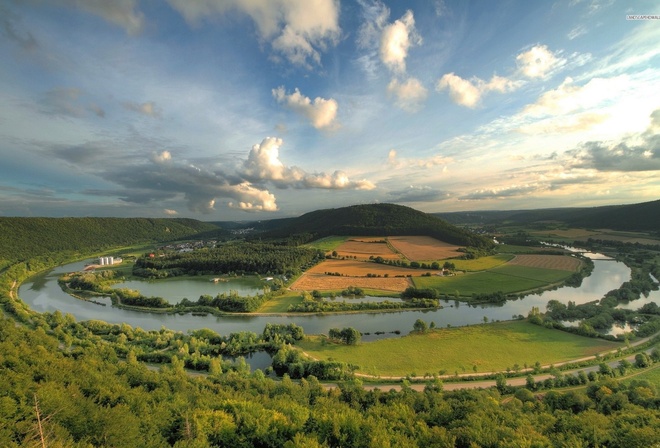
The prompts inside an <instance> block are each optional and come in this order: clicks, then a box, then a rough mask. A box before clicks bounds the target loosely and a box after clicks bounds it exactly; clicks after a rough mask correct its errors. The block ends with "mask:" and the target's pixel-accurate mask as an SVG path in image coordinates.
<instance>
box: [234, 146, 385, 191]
mask: <svg viewBox="0 0 660 448" xmlns="http://www.w3.org/2000/svg"><path fill="white" fill-rule="evenodd" d="M282 143H283V142H282V139H280V138H275V137H266V138H265V139H264V140H263V141H262V142H261V143H260V144H257V145H254V146H253V147H252V149H251V150H250V154H249V155H248V158H247V160H246V161H245V163H244V164H243V167H242V170H241V173H240V174H241V175H242V176H243V177H244V178H245V179H246V180H248V181H250V182H253V183H263V182H267V181H270V182H272V183H273V184H275V185H276V186H278V187H280V188H286V187H294V188H322V189H353V190H372V189H374V188H375V185H374V184H373V183H372V182H370V181H368V180H364V179H363V180H358V181H354V180H350V179H349V178H348V175H347V174H346V173H344V172H343V171H340V170H337V171H335V172H334V173H332V174H326V173H314V174H311V173H307V172H306V171H305V170H303V169H301V168H298V167H296V166H293V167H287V166H285V165H284V164H283V163H282V162H281V161H280V159H279V150H280V146H282Z"/></svg>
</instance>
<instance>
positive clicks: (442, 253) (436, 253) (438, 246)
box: [387, 236, 462, 261]
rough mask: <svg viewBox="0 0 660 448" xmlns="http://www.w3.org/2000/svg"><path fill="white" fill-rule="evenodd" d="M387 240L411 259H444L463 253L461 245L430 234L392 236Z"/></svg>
mask: <svg viewBox="0 0 660 448" xmlns="http://www.w3.org/2000/svg"><path fill="white" fill-rule="evenodd" d="M387 241H389V243H390V244H391V245H392V247H394V248H395V249H396V250H397V251H398V252H400V253H401V254H403V256H405V257H406V258H407V259H408V260H411V261H434V260H444V259H446V258H452V257H457V256H460V255H462V254H461V252H459V251H458V249H459V248H460V247H461V246H456V245H454V244H449V243H445V242H442V241H438V240H436V239H435V238H432V237H430V236H391V237H389V238H387Z"/></svg>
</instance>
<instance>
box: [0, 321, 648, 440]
mask: <svg viewBox="0 0 660 448" xmlns="http://www.w3.org/2000/svg"><path fill="white" fill-rule="evenodd" d="M56 321H60V322H61V323H60V325H58V326H55V324H54V322H56ZM52 322H53V323H51V324H47V323H46V322H44V321H42V320H41V319H38V318H37V319H35V323H37V324H38V328H37V329H36V330H31V329H27V328H25V327H22V326H16V325H15V323H14V321H12V320H9V319H6V318H3V319H0V376H1V377H2V379H3V381H1V382H0V446H3V447H9V448H11V447H21V446H33V445H34V446H37V445H39V444H38V443H34V442H35V441H39V440H40V437H41V436H43V437H44V441H45V444H46V445H47V446H72V447H83V446H98V447H106V446H107V447H110V446H140V447H164V446H176V447H194V446H232V447H253V446H258V447H283V446H292V447H295V446H305V447H338V446H352V447H371V446H379V447H380V446H397V447H415V446H435V447H454V446H456V447H466V448H467V447H471V446H542V447H545V446H548V447H551V446H608V447H626V448H627V447H633V448H634V447H647V446H654V445H655V444H658V443H660V433H658V431H657V428H658V427H660V410H659V409H658V408H659V406H660V395H659V394H658V390H657V385H655V384H651V383H649V382H647V381H631V382H630V383H628V384H623V383H617V382H614V381H611V380H609V381H606V382H599V383H593V384H590V385H589V386H588V388H587V393H586V394H582V393H579V392H570V393H566V394H562V393H557V392H549V393H546V394H545V397H540V396H534V395H533V393H532V392H529V391H527V392H526V393H516V394H515V397H512V398H510V399H507V400H506V401H505V402H502V401H501V400H500V395H499V393H498V392H497V391H496V390H489V391H478V390H464V391H457V392H448V391H442V390H441V389H440V388H435V387H428V388H427V389H426V391H424V392H414V391H412V390H410V389H406V388H404V390H403V391H401V392H382V391H379V390H373V391H366V390H364V389H363V387H362V385H361V384H360V383H359V381H353V382H348V383H346V384H344V385H341V386H340V387H339V388H336V389H331V390H325V389H324V388H323V387H322V386H321V385H320V384H319V382H318V381H317V380H316V379H315V377H310V378H308V379H302V380H300V381H298V382H293V381H291V379H289V376H284V378H283V379H282V380H281V381H273V380H270V379H267V378H265V377H264V375H263V373H262V372H261V371H256V372H254V373H249V371H242V372H240V371H230V372H225V373H220V372H217V371H216V372H213V373H212V374H211V375H208V376H202V377H200V376H196V377H190V376H188V374H187V373H186V372H185V371H184V370H183V368H182V367H183V366H182V365H180V364H177V363H173V364H172V365H171V366H168V367H164V368H161V369H160V371H153V370H149V369H148V368H147V367H146V366H145V365H143V364H142V363H140V362H138V361H137V360H136V359H135V357H134V356H131V355H130V353H129V354H128V355H127V356H126V357H125V359H123V360H122V359H121V357H119V356H118V355H117V353H116V351H115V350H112V349H111V347H110V346H109V345H108V344H107V343H106V342H104V341H103V340H101V339H99V338H98V337H94V336H90V335H86V336H85V337H84V338H76V337H75V336H74V335H70V338H71V339H70V340H69V343H63V342H61V341H58V340H57V339H56V338H55V337H54V334H56V333H57V328H58V327H59V326H61V325H67V324H71V322H68V323H67V319H66V317H65V316H60V317H58V318H56V319H54V320H52ZM280 330H282V329H277V328H269V329H267V330H265V331H264V335H263V336H264V337H269V338H276V337H279V336H278V335H280V334H281V331H280ZM291 330H292V332H291V333H290V334H291V336H292V337H295V334H296V330H295V329H291ZM134 332H138V330H137V329H136V330H134ZM138 333H139V332H138ZM195 337H196V338H198V339H200V340H201V339H203V338H213V337H215V336H214V335H212V334H205V333H204V332H203V331H201V330H200V332H199V333H196V335H195ZM294 352H295V351H293V350H291V351H289V350H286V349H284V351H282V352H281V354H278V355H277V356H276V357H281V358H283V359H284V358H287V357H288V356H295V355H293V354H292V353H294ZM301 363H302V365H301V366H299V367H296V368H294V372H293V373H295V369H315V370H316V371H317V372H320V373H322V372H323V371H326V372H328V373H332V372H341V369H342V368H344V366H341V365H339V363H334V364H333V363H331V362H328V363H325V364H317V365H316V366H313V365H312V364H308V365H305V362H301ZM294 364H295V363H294ZM40 422H41V428H40V426H39V424H40Z"/></svg>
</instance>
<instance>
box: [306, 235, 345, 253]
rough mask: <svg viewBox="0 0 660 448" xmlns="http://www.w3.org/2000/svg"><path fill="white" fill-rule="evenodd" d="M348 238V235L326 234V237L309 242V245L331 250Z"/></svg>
mask: <svg viewBox="0 0 660 448" xmlns="http://www.w3.org/2000/svg"><path fill="white" fill-rule="evenodd" d="M347 239H348V237H346V236H326V237H325V238H321V239H318V240H316V241H312V242H311V243H309V244H307V246H310V247H313V248H314V249H319V250H322V251H324V252H330V251H332V250H335V249H336V248H337V247H339V245H340V244H341V243H343V242H344V241H346V240H347Z"/></svg>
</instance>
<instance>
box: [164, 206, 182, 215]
mask: <svg viewBox="0 0 660 448" xmlns="http://www.w3.org/2000/svg"><path fill="white" fill-rule="evenodd" d="M163 213H165V214H166V215H170V216H175V215H178V214H179V212H177V211H176V210H172V209H171V208H166V209H165V210H163Z"/></svg>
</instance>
